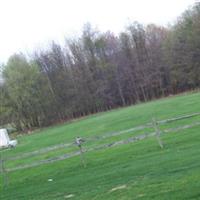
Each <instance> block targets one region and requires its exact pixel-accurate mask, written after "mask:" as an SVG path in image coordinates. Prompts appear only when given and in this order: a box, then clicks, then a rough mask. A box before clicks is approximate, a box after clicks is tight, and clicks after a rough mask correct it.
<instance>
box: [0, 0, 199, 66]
mask: <svg viewBox="0 0 200 200" xmlns="http://www.w3.org/2000/svg"><path fill="white" fill-rule="evenodd" d="M194 2H195V0H0V62H6V61H7V59H8V57H9V56H10V55H12V54H13V53H15V52H20V51H21V52H24V53H27V52H31V51H33V50H34V49H35V48H38V47H42V46H43V47H44V46H46V45H47V43H48V42H49V41H51V40H52V39H53V40H56V41H59V42H62V41H63V40H64V37H66V36H72V35H78V33H80V30H81V29H82V27H83V24H85V23H86V22H90V23H91V24H92V25H93V26H97V27H98V29H99V30H101V31H106V30H111V31H113V32H116V33H117V32H119V31H122V30H123V29H124V27H125V26H126V25H127V24H128V22H130V21H135V20H137V21H139V22H141V23H145V24H146V23H156V24H159V25H167V24H168V23H173V22H174V20H175V19H176V18H177V16H179V15H180V14H181V13H182V12H183V11H184V10H185V9H187V8H188V6H190V5H193V3H194Z"/></svg>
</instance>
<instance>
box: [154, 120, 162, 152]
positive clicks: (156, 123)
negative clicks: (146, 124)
mask: <svg viewBox="0 0 200 200" xmlns="http://www.w3.org/2000/svg"><path fill="white" fill-rule="evenodd" d="M152 125H153V128H154V130H155V132H156V138H157V141H158V144H159V146H160V148H161V149H163V148H164V145H163V142H162V140H161V138H160V133H161V131H160V129H159V126H158V122H157V121H156V120H155V118H152Z"/></svg>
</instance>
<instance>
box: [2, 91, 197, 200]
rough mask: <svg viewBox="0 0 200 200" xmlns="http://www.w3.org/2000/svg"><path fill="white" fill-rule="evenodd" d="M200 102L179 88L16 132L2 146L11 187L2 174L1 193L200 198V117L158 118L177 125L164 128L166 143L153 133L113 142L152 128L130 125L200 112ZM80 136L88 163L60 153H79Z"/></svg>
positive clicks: (90, 198)
mask: <svg viewBox="0 0 200 200" xmlns="http://www.w3.org/2000/svg"><path fill="white" fill-rule="evenodd" d="M199 102H200V93H189V94H182V95H179V96H174V97H170V98H165V99H161V100H156V101H152V102H149V103H143V104H138V105H136V106H131V107H127V108H122V109H116V110H113V111H110V112H105V113H99V114H96V115H92V116H89V117H86V118H83V119H80V120H76V121H74V122H70V123H66V124H63V125H57V126H54V127H49V128H45V129H43V130H40V131H36V132H34V133H32V134H29V135H24V136H18V138H17V139H18V142H19V145H18V146H17V147H16V148H15V149H10V150H3V151H1V154H2V156H3V157H4V158H5V159H7V160H6V161H5V167H6V169H7V171H9V172H8V173H7V179H8V181H7V182H8V183H7V185H5V184H4V185H3V180H5V179H4V178H5V176H4V178H3V175H2V174H1V177H0V178H1V182H0V195H1V196H0V197H1V198H0V199H3V200H7V199H9V200H15V199H18V200H23V199H24V200H32V199H35V200H45V199H48V200H49V199H50V200H51V199H55V200H57V199H58V200H61V199H72V200H82V199H83V200H102V199H108V200H132V199H141V200H142V199H159V200H160V199H162V200H164V199H166V200H176V199H181V200H183V199H200V181H199V180H200V125H198V122H200V115H196V116H193V117H190V118H184V119H181V120H174V121H172V122H171V123H163V124H160V125H159V126H160V129H161V131H163V133H164V131H165V130H167V129H171V128H174V130H171V131H170V132H168V133H166V134H161V139H162V141H163V143H164V148H163V149H161V148H160V147H159V145H158V142H157V139H156V137H147V138H145V139H143V140H140V141H135V142H130V143H127V144H121V145H113V146H112V145H110V144H115V143H117V142H118V141H127V140H128V139H129V138H131V137H136V136H140V135H143V134H146V135H148V134H149V133H152V132H154V129H153V128H152V127H149V126H144V128H141V129H138V130H133V129H132V128H134V127H138V126H143V125H146V124H148V123H151V120H152V118H156V120H158V121H161V120H165V119H171V118H174V117H179V116H184V115H190V114H193V113H197V112H200V103H199ZM195 123H196V125H195V126H191V127H190V125H193V124H195ZM185 125H188V127H186V128H185V129H182V130H178V129H177V130H176V128H177V127H179V128H180V127H184V126H185ZM76 136H81V137H83V138H85V140H86V142H85V143H84V149H85V151H87V152H86V153H85V154H84V156H85V160H86V164H87V166H86V167H85V168H84V167H83V166H82V165H81V162H80V156H79V155H77V156H72V157H70V158H68V159H61V160H60V161H57V160H56V159H55V158H59V157H60V156H61V157H62V156H63V155H70V154H71V153H72V154H73V152H77V151H78V148H77V147H76V146H75V145H74V144H73V141H74V138H75V137H76ZM105 145H108V146H105ZM96 147H103V148H99V149H98V148H96ZM104 147H105V148H104ZM95 148H96V149H95ZM43 161H49V162H47V163H45V164H44V163H43ZM34 165H35V166H34ZM20 167H21V168H22V169H21V168H20ZM49 179H52V181H49ZM4 182H5V181H4Z"/></svg>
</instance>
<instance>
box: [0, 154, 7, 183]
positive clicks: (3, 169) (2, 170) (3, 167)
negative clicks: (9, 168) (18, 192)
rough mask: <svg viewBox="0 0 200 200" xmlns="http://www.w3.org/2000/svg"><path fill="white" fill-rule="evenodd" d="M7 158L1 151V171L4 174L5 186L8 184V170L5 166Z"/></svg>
mask: <svg viewBox="0 0 200 200" xmlns="http://www.w3.org/2000/svg"><path fill="white" fill-rule="evenodd" d="M4 162H5V160H4V159H3V157H2V152H0V173H1V174H2V180H3V181H2V182H3V187H5V186H7V185H8V177H7V172H6V169H5V166H4Z"/></svg>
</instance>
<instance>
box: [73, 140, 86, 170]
mask: <svg viewBox="0 0 200 200" xmlns="http://www.w3.org/2000/svg"><path fill="white" fill-rule="evenodd" d="M83 142H84V140H83V139H82V138H81V137H76V141H75V144H76V145H77V146H78V147H79V149H80V157H81V163H82V165H83V167H86V162H85V158H84V151H83V148H82V143H83Z"/></svg>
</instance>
